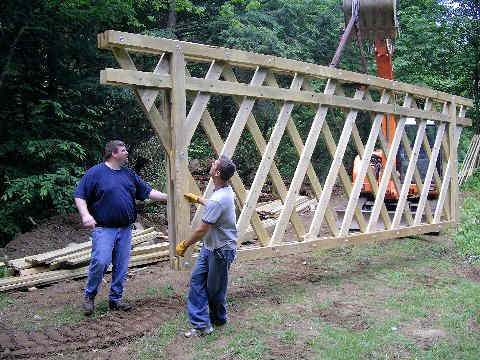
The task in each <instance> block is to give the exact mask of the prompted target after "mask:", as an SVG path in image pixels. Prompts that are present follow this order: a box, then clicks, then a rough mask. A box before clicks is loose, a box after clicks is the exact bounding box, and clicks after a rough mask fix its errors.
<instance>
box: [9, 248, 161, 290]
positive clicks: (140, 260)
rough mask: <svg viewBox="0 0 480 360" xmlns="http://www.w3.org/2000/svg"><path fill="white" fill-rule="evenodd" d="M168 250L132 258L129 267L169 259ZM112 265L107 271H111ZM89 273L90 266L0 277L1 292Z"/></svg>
mask: <svg viewBox="0 0 480 360" xmlns="http://www.w3.org/2000/svg"><path fill="white" fill-rule="evenodd" d="M168 253H169V252H168V251H161V252H157V253H153V254H145V255H139V256H135V257H131V258H130V262H129V264H128V267H129V268H130V267H134V266H140V265H145V264H150V263H155V262H158V261H165V260H167V259H168ZM111 269H112V267H111V266H110V267H109V268H108V270H107V271H111ZM87 274H88V266H85V267H82V268H79V269H73V270H53V271H47V272H43V273H37V274H31V275H26V276H14V277H8V278H3V279H0V292H2V291H8V290H14V289H22V288H28V287H31V286H38V285H46V284H51V283H55V282H58V281H61V280H66V279H74V278H79V277H84V276H86V275H87Z"/></svg>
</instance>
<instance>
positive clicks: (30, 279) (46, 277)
mask: <svg viewBox="0 0 480 360" xmlns="http://www.w3.org/2000/svg"><path fill="white" fill-rule="evenodd" d="M158 241H160V242H158ZM91 248H92V242H91V241H87V242H84V243H81V244H74V245H72V246H68V247H65V248H63V249H58V250H55V251H49V252H46V253H43V254H38V255H33V256H27V257H24V258H21V259H15V260H11V261H9V262H8V266H9V268H10V269H11V270H12V271H13V272H14V273H15V274H16V276H9V277H6V278H3V279H0V292H1V291H6V290H12V289H20V288H29V287H32V286H36V285H45V284H50V283H54V282H58V281H60V280H65V279H75V278H78V277H83V276H86V275H87V274H88V263H89V262H90V252H91ZM168 248H169V243H168V239H167V236H165V235H164V234H162V233H160V232H158V231H155V230H154V228H149V229H146V230H140V231H134V232H133V234H132V251H131V257H130V263H129V264H128V266H129V267H134V266H140V265H145V264H150V263H155V262H158V261H165V260H168V255H169V250H168ZM108 271H111V267H110V268H109V270H108Z"/></svg>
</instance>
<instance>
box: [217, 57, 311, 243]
mask: <svg viewBox="0 0 480 360" xmlns="http://www.w3.org/2000/svg"><path fill="white" fill-rule="evenodd" d="M223 76H224V78H225V79H227V80H228V81H232V82H236V83H237V82H238V80H237V78H236V76H235V74H234V72H233V70H232V68H231V67H230V66H226V67H225V71H224V73H223ZM292 85H294V84H293V83H292ZM300 86H301V84H300ZM233 100H234V101H235V103H237V104H240V101H241V98H239V97H236V96H234V97H233ZM287 121H288V119H287ZM247 129H248V131H249V132H250V134H251V135H252V138H253V141H254V143H255V146H256V148H257V150H258V152H259V153H260V154H261V155H262V157H264V156H266V153H267V143H266V141H265V138H264V137H263V135H262V132H261V131H260V128H259V127H258V124H257V122H256V120H255V117H254V116H253V114H250V115H249V116H248V118H247ZM269 175H270V178H271V180H272V184H273V187H274V189H275V191H276V192H277V194H278V195H279V197H280V200H282V202H284V199H285V197H286V195H287V188H286V186H285V184H284V182H283V180H282V177H281V175H280V171H278V168H277V166H276V164H275V161H273V155H272V163H271V166H270V170H269ZM252 187H253V185H252ZM252 214H253V216H255V211H253V212H252ZM290 220H291V221H292V225H293V226H294V229H295V232H296V234H297V235H298V236H303V235H304V234H305V228H304V226H303V223H302V221H301V219H300V218H299V217H298V215H297V213H293V214H292V217H291V219H290ZM241 236H243V235H242V234H240V233H239V237H241Z"/></svg>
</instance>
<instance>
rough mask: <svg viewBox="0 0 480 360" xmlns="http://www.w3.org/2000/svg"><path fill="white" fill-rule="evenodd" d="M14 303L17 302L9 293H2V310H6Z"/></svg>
mask: <svg viewBox="0 0 480 360" xmlns="http://www.w3.org/2000/svg"><path fill="white" fill-rule="evenodd" d="M13 304H15V302H14V301H13V300H12V299H11V298H10V296H9V295H8V294H0V310H4V309H6V308H7V307H8V306H9V305H13Z"/></svg>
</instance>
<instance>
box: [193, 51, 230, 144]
mask: <svg viewBox="0 0 480 360" xmlns="http://www.w3.org/2000/svg"><path fill="white" fill-rule="evenodd" d="M224 66H225V64H224V63H222V62H215V60H214V61H212V63H211V65H210V68H209V69H208V72H207V75H206V76H205V79H207V80H218V79H219V78H220V75H221V74H222V71H223V68H224ZM187 75H189V74H188V72H187ZM211 96H212V95H211V94H209V93H203V92H199V93H198V94H197V95H196V96H195V100H193V103H192V106H191V108H190V111H189V112H188V115H187V124H186V126H185V127H186V129H185V136H186V143H187V144H190V141H191V140H192V137H193V134H194V133H195V129H196V128H197V126H198V123H199V122H200V119H201V117H202V114H203V112H204V111H205V109H206V108H207V104H208V102H209V101H210V98H211Z"/></svg>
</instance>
